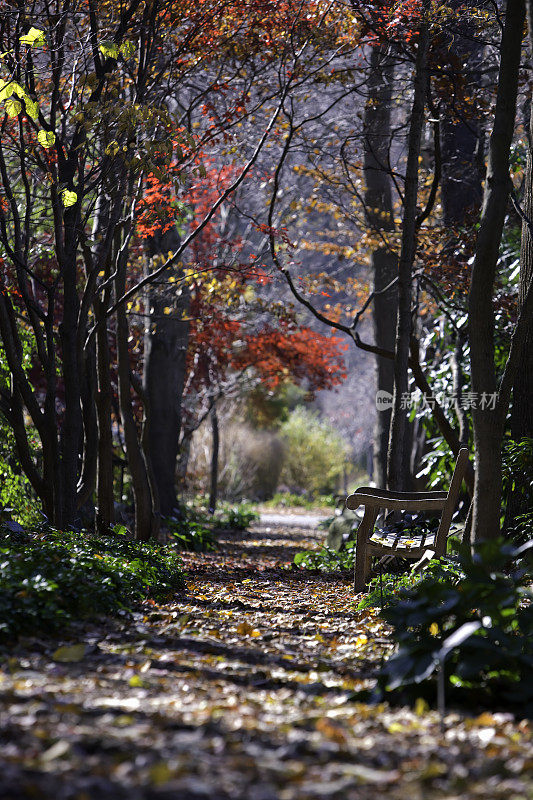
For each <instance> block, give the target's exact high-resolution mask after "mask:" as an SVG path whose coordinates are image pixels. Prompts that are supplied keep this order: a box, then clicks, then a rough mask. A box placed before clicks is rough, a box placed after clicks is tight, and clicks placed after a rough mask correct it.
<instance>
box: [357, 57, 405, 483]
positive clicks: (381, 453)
mask: <svg viewBox="0 0 533 800" xmlns="http://www.w3.org/2000/svg"><path fill="white" fill-rule="evenodd" d="M393 84H394V61H393V59H392V58H391V57H390V56H389V55H388V53H387V50H386V48H384V47H379V46H375V47H372V50H371V53H370V73H369V78H368V84H367V88H368V99H367V102H366V105H365V116H364V123H363V124H364V176H365V184H366V192H365V215H366V222H367V224H368V226H369V227H370V228H371V229H372V230H373V231H375V233H376V237H377V238H379V236H380V233H381V232H384V233H385V238H386V232H387V231H392V230H393V229H394V209H393V202H392V192H391V181H390V175H389V170H388V168H387V164H388V161H389V150H390V142H391V128H390V125H391V107H392V90H393ZM371 266H372V276H373V290H374V291H376V292H379V291H381V290H382V289H384V288H385V287H386V286H388V285H389V284H390V283H391V281H393V280H394V278H395V277H396V276H397V275H398V258H397V256H396V254H395V253H394V252H392V250H391V249H390V248H389V247H387V245H386V242H383V244H381V245H379V246H376V247H375V249H374V250H373V251H372V255H371ZM397 307H398V289H397V287H396V286H393V287H391V288H390V289H389V290H388V291H387V292H384V293H383V294H377V295H376V297H375V298H374V305H373V317H372V319H373V325H374V341H375V343H376V345H377V346H378V347H380V348H383V349H385V350H393V349H394V342H395V338H396V315H397ZM376 389H377V390H378V391H380V390H381V391H386V392H389V393H390V394H391V395H392V392H393V389H394V364H393V362H392V361H391V360H390V359H388V358H383V357H381V356H376ZM391 413H392V409H388V410H385V411H378V413H377V416H376V424H375V428H374V479H375V481H376V482H377V484H378V486H386V484H387V450H388V446H389V429H390V419H391Z"/></svg>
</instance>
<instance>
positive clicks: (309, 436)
mask: <svg viewBox="0 0 533 800" xmlns="http://www.w3.org/2000/svg"><path fill="white" fill-rule="evenodd" d="M280 434H281V437H282V439H283V440H284V442H285V445H286V453H285V461H284V464H283V469H282V471H281V481H282V482H283V483H284V484H286V485H287V486H289V487H291V489H295V488H298V489H301V490H303V491H305V492H309V493H310V494H313V495H317V494H331V493H332V492H334V491H335V490H336V488H337V484H338V481H339V478H340V476H341V475H342V472H343V468H344V465H345V463H346V461H347V458H348V450H347V446H346V444H345V442H344V441H343V439H342V437H341V436H340V434H339V433H338V431H336V430H335V428H333V427H332V426H331V425H329V424H328V423H327V422H325V421H323V420H320V419H319V418H318V415H317V414H315V413H313V412H311V411H308V410H307V409H305V408H302V407H299V408H296V409H295V410H294V411H293V412H292V413H291V415H290V416H289V418H288V420H287V421H286V422H284V423H283V425H282V426H281V428H280Z"/></svg>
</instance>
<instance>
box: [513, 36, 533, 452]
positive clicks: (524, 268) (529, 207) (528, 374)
mask: <svg viewBox="0 0 533 800" xmlns="http://www.w3.org/2000/svg"><path fill="white" fill-rule="evenodd" d="M530 35H533V32H531V33H530ZM530 131H531V134H530V136H533V104H532V105H531V120H530ZM532 146H533V140H532V139H531V138H530V147H529V152H528V157H527V167H526V181H525V188H524V200H523V208H524V212H525V214H526V216H527V221H524V223H523V225H522V246H521V250H520V290H519V298H518V302H519V307H520V308H522V307H523V304H524V302H525V299H526V292H527V287H528V286H529V284H530V283H531V279H532V278H533V236H532V235H531V229H532V228H533V151H532ZM530 226H531V227H530ZM511 435H512V437H513V439H517V440H518V439H521V438H522V437H524V436H529V437H533V317H530V318H529V319H528V321H527V328H526V333H525V343H524V357H523V361H522V365H521V368H520V370H519V372H518V375H517V376H516V380H515V382H514V386H513V407H512V413H511Z"/></svg>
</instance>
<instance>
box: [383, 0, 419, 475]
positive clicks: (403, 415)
mask: <svg viewBox="0 0 533 800" xmlns="http://www.w3.org/2000/svg"><path fill="white" fill-rule="evenodd" d="M424 11H427V2H426V3H424ZM428 45H429V31H428V24H427V21H426V20H424V21H423V23H422V27H421V29H420V34H419V37H418V47H417V53H416V63H415V74H414V98H413V107H412V111H411V121H410V125H409V137H408V153H407V164H406V171H405V189H404V209H403V226H402V247H401V253H400V261H399V265H398V321H397V327H396V350H395V358H394V399H393V408H392V418H391V426H390V437H389V452H388V463H387V473H388V474H387V478H388V480H387V485H388V486H389V488H390V489H396V490H402V489H404V488H405V487H406V486H408V484H409V478H410V476H409V475H407V474H406V470H405V463H406V457H405V452H406V446H407V438H408V437H407V434H408V430H407V428H408V419H407V413H408V412H407V410H406V409H405V408H402V396H403V397H405V395H406V393H407V392H408V389H409V379H408V363H409V348H410V342H411V333H412V317H411V313H412V309H411V305H412V273H413V264H414V260H415V251H416V213H417V200H418V160H419V155H420V143H421V138H422V130H423V127H424V109H425V92H426V85H427V52H428Z"/></svg>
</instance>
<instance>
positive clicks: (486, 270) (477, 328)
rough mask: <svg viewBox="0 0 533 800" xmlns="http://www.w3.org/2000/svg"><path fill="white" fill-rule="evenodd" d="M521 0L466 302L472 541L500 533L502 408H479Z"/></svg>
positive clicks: (489, 363)
mask: <svg viewBox="0 0 533 800" xmlns="http://www.w3.org/2000/svg"><path fill="white" fill-rule="evenodd" d="M524 17H525V8H524V2H523V0H508V3H507V8H506V17H505V27H504V31H503V35H502V42H501V48H500V69H499V76H498V93H497V97H496V108H495V116H494V127H493V131H492V134H491V138H490V145H489V159H488V164H487V175H486V180H485V190H484V196H483V209H482V213H481V223H480V228H479V234H478V238H477V243H476V253H475V258H474V266H473V270H472V281H471V286H470V293H469V298H468V304H469V334H470V364H471V373H472V391H473V392H474V393H475V396H476V397H477V398H478V405H477V407H476V408H474V409H473V422H474V447H475V464H476V466H475V472H476V479H475V486H474V510H473V518H472V519H473V521H472V533H473V539H474V541H479V540H482V539H491V538H495V537H497V536H498V535H499V533H500V505H501V485H502V475H501V444H502V435H503V427H504V422H505V412H506V410H507V409H506V408H502V407H501V405H500V404H497V408H496V409H495V410H494V411H492V410H490V408H489V407H484V408H482V407H481V398H482V397H489V396H491V395H493V394H494V395H496V392H497V391H498V385H497V378H496V367H495V363H494V311H493V300H492V298H493V288H494V280H495V276H496V265H497V261H498V256H499V248H500V241H501V236H502V231H503V225H504V221H505V215H506V211H507V201H508V197H509V190H510V178H509V152H510V147H511V143H512V139H513V133H514V122H515V115H516V97H517V90H518V75H519V68H520V55H521V44H522V37H523V30H524Z"/></svg>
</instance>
